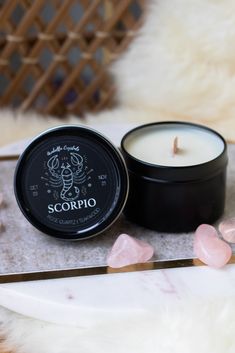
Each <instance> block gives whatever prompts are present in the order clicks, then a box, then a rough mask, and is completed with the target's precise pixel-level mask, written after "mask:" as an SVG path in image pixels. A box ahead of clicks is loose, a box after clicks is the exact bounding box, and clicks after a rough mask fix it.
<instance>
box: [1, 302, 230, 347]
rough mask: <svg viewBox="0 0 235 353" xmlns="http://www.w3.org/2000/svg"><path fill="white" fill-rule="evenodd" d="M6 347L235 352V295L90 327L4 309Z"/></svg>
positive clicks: (3, 326)
mask: <svg viewBox="0 0 235 353" xmlns="http://www.w3.org/2000/svg"><path fill="white" fill-rule="evenodd" d="M0 318H1V321H2V322H3V324H2V325H1V331H2V333H3V334H5V336H6V337H7V341H6V342H5V347H7V348H9V349H11V348H12V349H13V350H14V351H16V352H20V353H111V352H112V353H145V352H146V353H211V352H213V353H234V352H235V338H234V334H235V304H234V298H231V299H229V297H228V298H226V300H223V299H220V300H219V299H216V300H213V299H211V300H210V301H199V300H198V301H197V300H196V299H194V300H192V298H191V300H190V299H189V300H188V301H187V302H185V303H181V304H179V305H178V306H177V307H175V306H173V305H170V306H166V305H164V303H162V309H161V310H154V309H153V310H152V311H151V312H149V313H148V314H147V315H145V316H144V318H141V316H140V318H139V320H136V318H135V319H133V318H132V317H127V318H126V320H122V322H116V323H114V322H106V323H104V324H102V325H99V326H97V327H93V328H90V329H81V328H74V327H69V326H59V325H58V326H56V325H52V324H47V323H45V322H41V321H37V320H33V319H30V318H26V317H22V316H20V315H17V314H14V313H11V312H9V311H7V310H4V309H0Z"/></svg>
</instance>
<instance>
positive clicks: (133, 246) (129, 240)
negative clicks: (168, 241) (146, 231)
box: [107, 234, 154, 268]
mask: <svg viewBox="0 0 235 353" xmlns="http://www.w3.org/2000/svg"><path fill="white" fill-rule="evenodd" d="M153 253H154V248H153V247H152V246H151V245H150V244H148V243H146V242H144V241H142V240H139V239H136V238H133V237H131V236H130V235H128V234H121V235H119V237H118V238H117V240H116V241H115V243H114V245H113V247H112V249H111V251H110V253H109V255H108V258H107V264H108V266H110V267H112V268H119V267H123V266H128V265H133V264H137V263H143V262H147V261H148V260H149V259H151V257H152V256H153Z"/></svg>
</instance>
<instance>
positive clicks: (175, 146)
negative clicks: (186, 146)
mask: <svg viewBox="0 0 235 353" xmlns="http://www.w3.org/2000/svg"><path fill="white" fill-rule="evenodd" d="M172 152H173V157H174V156H175V155H176V154H177V153H178V152H179V139H178V137H177V136H176V137H175V138H174V140H173V148H172Z"/></svg>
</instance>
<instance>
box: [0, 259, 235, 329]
mask: <svg viewBox="0 0 235 353" xmlns="http://www.w3.org/2000/svg"><path fill="white" fill-rule="evenodd" d="M234 295H235V265H227V266H226V267H225V268H223V269H221V270H215V269H211V268H209V267H206V266H201V267H188V268H175V269H166V270H153V271H144V272H133V273H122V274H108V275H97V276H87V277H76V278H75V277H74V278H65V279H56V280H46V281H35V282H21V283H11V284H2V285H0V305H2V306H4V307H6V308H8V309H10V310H13V311H15V312H18V313H20V314H23V315H26V316H30V317H34V318H36V319H40V320H45V321H48V322H52V323H56V324H67V325H76V326H81V327H91V326H93V325H95V324H99V323H101V322H104V321H105V320H120V319H121V318H123V317H125V318H126V317H128V315H130V314H131V316H132V317H133V316H134V315H136V316H137V317H138V316H142V317H143V316H144V315H145V314H146V315H147V313H148V312H149V311H151V308H155V309H156V308H157V307H159V308H160V307H161V306H162V305H164V306H166V305H167V304H168V303H169V304H170V303H174V302H176V303H177V302H179V301H180V302H182V301H187V300H191V299H192V298H194V297H197V298H201V299H202V300H208V299H209V298H214V299H216V298H224V299H225V300H226V297H227V298H228V297H231V296H234Z"/></svg>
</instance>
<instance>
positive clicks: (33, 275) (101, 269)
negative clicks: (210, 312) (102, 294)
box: [0, 255, 235, 283]
mask: <svg viewBox="0 0 235 353" xmlns="http://www.w3.org/2000/svg"><path fill="white" fill-rule="evenodd" d="M234 263H235V255H233V256H232V258H231V259H230V261H229V264H234ZM203 265H204V264H203V263H202V262H201V261H200V260H199V259H196V258H194V259H178V260H167V261H149V262H146V263H140V264H136V265H130V266H125V267H121V268H111V267H108V266H97V267H81V268H69V269H55V270H49V271H38V272H24V273H8V274H0V283H10V282H22V281H38V280H46V279H56V278H64V277H80V276H96V275H105V274H116V273H128V272H139V271H151V270H161V269H168V268H180V267H194V266H203Z"/></svg>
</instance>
